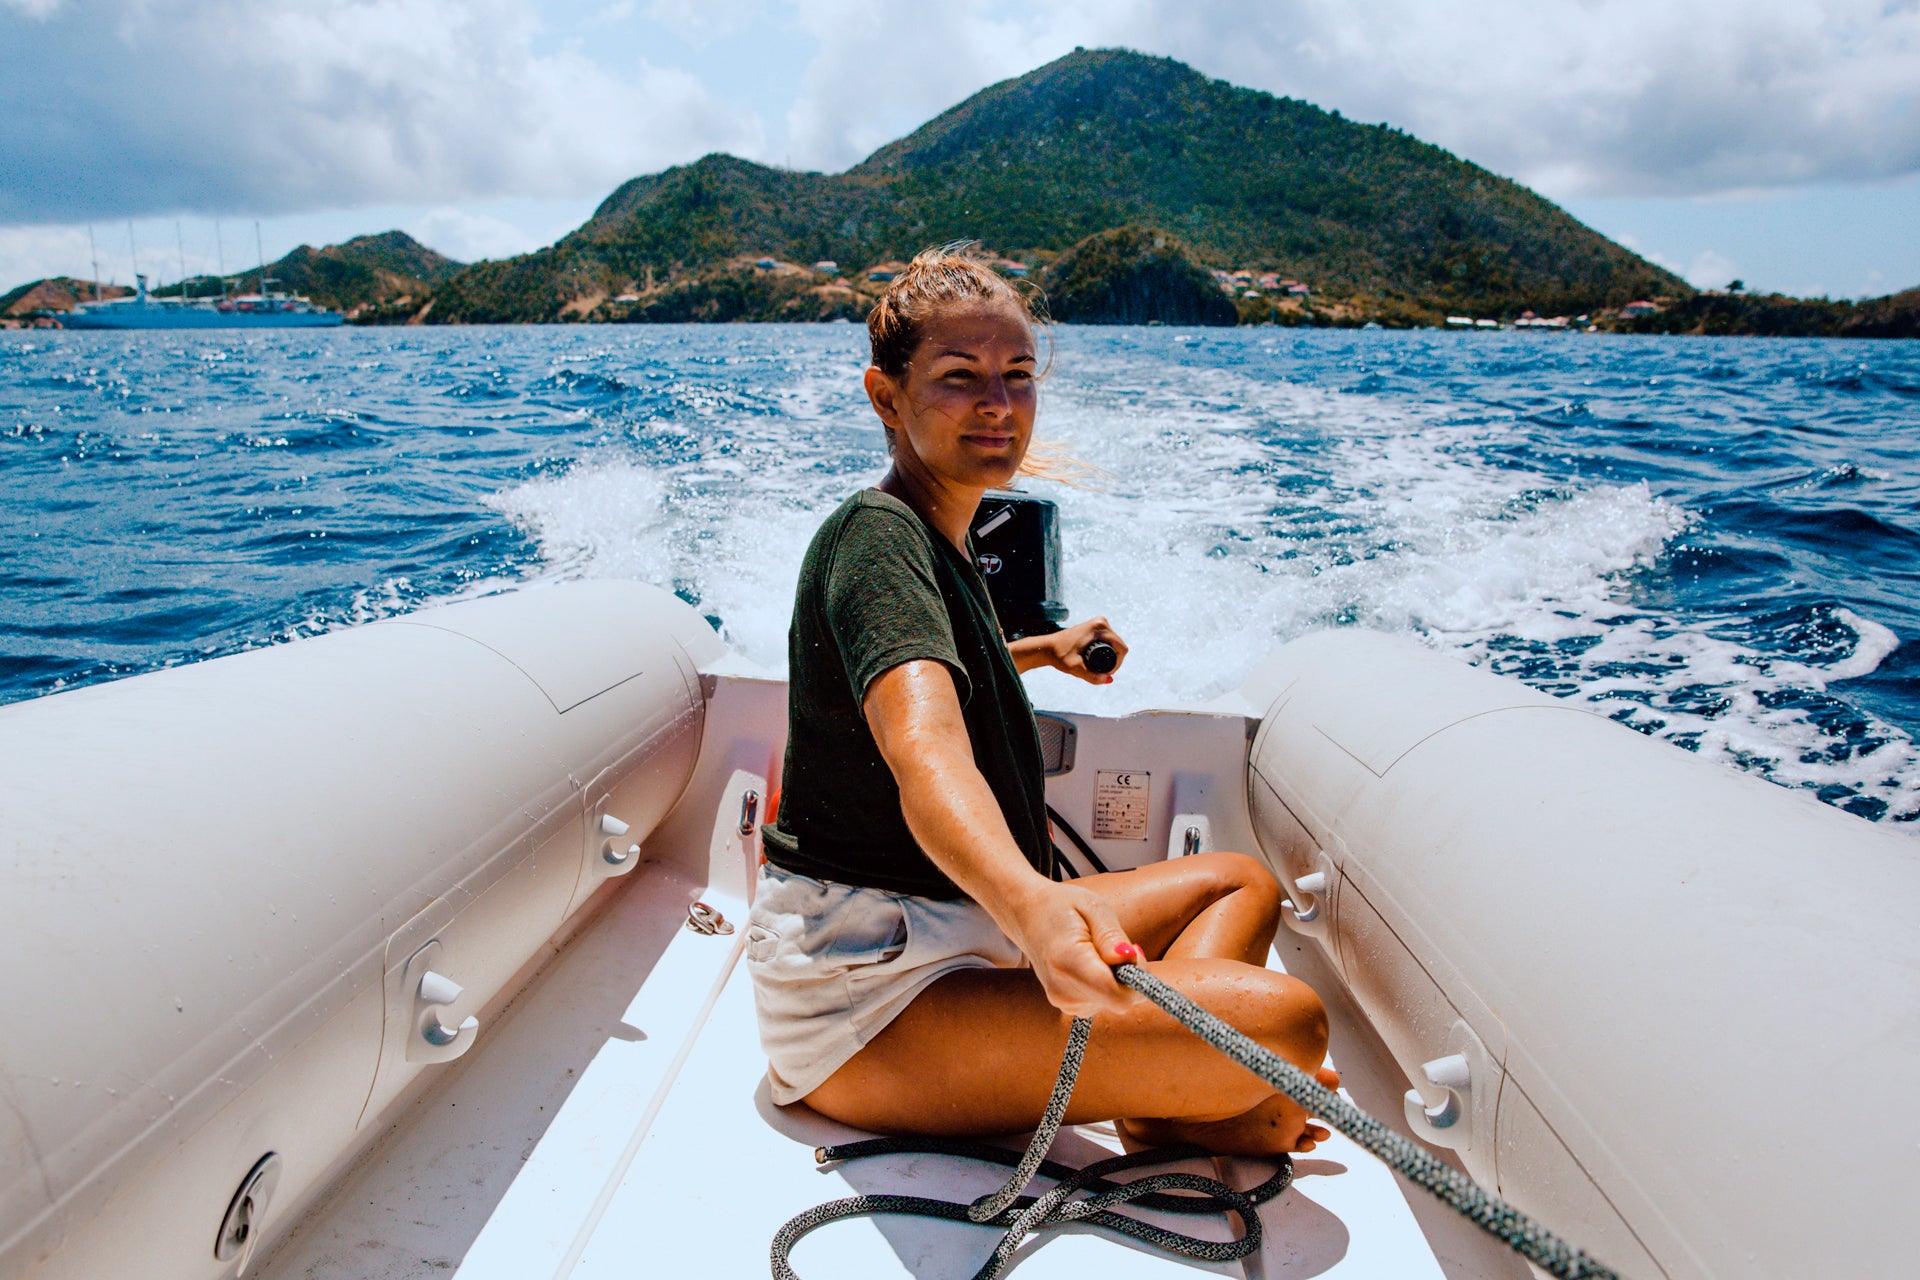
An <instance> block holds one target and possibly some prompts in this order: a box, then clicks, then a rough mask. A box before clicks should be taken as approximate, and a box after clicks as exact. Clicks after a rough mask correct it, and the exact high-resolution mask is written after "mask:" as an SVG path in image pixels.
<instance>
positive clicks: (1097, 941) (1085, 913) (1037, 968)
mask: <svg viewBox="0 0 1920 1280" xmlns="http://www.w3.org/2000/svg"><path fill="white" fill-rule="evenodd" d="M1008 906H1009V908H1010V909H1009V912H1008V914H1009V915H1010V916H1011V917H1012V918H1011V920H1010V921H1008V922H1007V923H1010V924H1011V925H1012V928H1010V929H1008V930H1007V933H1008V936H1009V937H1011V938H1012V940H1013V942H1014V945H1016V946H1018V947H1019V948H1020V950H1021V951H1022V952H1023V953H1024V954H1025V955H1026V957H1027V959H1028V960H1029V961H1031V962H1032V964H1033V972H1034V976H1035V977H1037V978H1039V979H1040V985H1041V987H1042V988H1043V989H1044V990H1045V991H1046V993H1047V1002H1048V1003H1049V1004H1051V1005H1053V1007H1054V1008H1056V1009H1058V1010H1060V1012H1062V1013H1064V1014H1068V1015H1069V1016H1071V1017H1075V1018H1091V1017H1093V1016H1094V1015H1096V1014H1104V1013H1124V1012H1126V1011H1128V1010H1129V1009H1131V1008H1133V1007H1134V1006H1135V1005H1137V1004H1139V1003H1140V1000H1141V997H1140V995H1139V994H1137V993H1136V992H1134V991H1131V990H1129V989H1128V988H1126V987H1123V986H1121V985H1120V983H1119V981H1118V980H1117V979H1115V978H1114V976H1113V966H1114V965H1117V964H1119V963H1120V962H1121V961H1123V960H1131V961H1140V960H1144V959H1145V957H1144V956H1143V955H1142V954H1141V952H1140V949H1139V948H1138V947H1136V946H1134V944H1133V943H1131V942H1129V941H1128V940H1127V932H1126V930H1125V929H1123V928H1121V927H1120V920H1119V918H1118V917H1117V916H1115V915H1114V913H1113V909H1112V908H1111V907H1109V906H1108V905H1107V903H1106V900H1105V899H1103V898H1102V897H1101V896H1100V895H1099V894H1097V893H1095V892H1093V891H1092V890H1091V889H1087V888H1083V887H1082V886H1080V885H1075V884H1055V883H1054V882H1052V881H1050V880H1039V879H1038V878H1036V879H1035V881H1034V882H1033V884H1032V887H1031V888H1030V889H1029V890H1028V891H1027V892H1025V893H1023V894H1021V895H1020V896H1019V897H1018V898H1017V899H1016V900H1015V901H1013V902H1011V903H1009V904H1008Z"/></svg>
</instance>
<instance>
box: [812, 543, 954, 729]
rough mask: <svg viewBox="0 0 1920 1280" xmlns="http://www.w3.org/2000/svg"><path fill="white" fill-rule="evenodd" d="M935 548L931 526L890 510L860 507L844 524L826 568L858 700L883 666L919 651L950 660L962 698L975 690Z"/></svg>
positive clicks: (832, 618)
mask: <svg viewBox="0 0 1920 1280" xmlns="http://www.w3.org/2000/svg"><path fill="white" fill-rule="evenodd" d="M934 554H935V549H934V547H933V546H932V545H931V544H930V543H929V542H928V541H927V535H926V533H925V531H924V530H922V529H920V528H918V527H916V526H915V525H914V524H911V523H909V522H908V521H907V520H906V519H904V518H902V517H901V516H899V515H896V514H894V513H892V512H889V511H885V510H875V509H871V508H870V509H866V510H862V511H859V512H856V513H855V514H854V516H853V518H851V519H849V520H848V521H847V525H846V527H845V528H844V529H843V530H842V531H841V535H840V540H839V544H838V545H837V546H836V547H835V548H834V553H833V562H832V564H831V565H830V566H829V567H828V570H827V581H826V612H827V628H828V630H829V631H830V632H832V634H833V638H834V642H835V643H836V644H838V645H839V647H840V660H841V662H842V663H843V664H845V667H846V672H847V681H848V683H849V684H850V685H851V686H852V687H853V698H854V702H855V703H856V704H864V703H865V702H866V697H867V687H868V686H869V685H871V684H872V683H873V682H874V681H875V680H876V679H878V678H879V677H880V675H881V674H882V673H883V672H886V671H888V670H890V669H891V668H893V667H897V666H899V665H900V664H901V663H903V662H911V661H913V660H915V659H916V658H929V659H932V660H934V661H936V662H944V663H945V664H946V665H947V668H948V669H949V670H950V671H952V672H953V683H954V688H955V689H956V690H957V691H958V692H959V694H960V701H962V702H965V701H966V700H967V698H968V696H969V694H970V693H971V684H970V682H969V680H968V678H967V669H966V667H965V666H964V665H963V664H962V663H961V661H960V651H959V648H958V646H957V645H956V644H955V643H954V639H953V620H952V619H951V618H950V617H949V616H948V614H947V605H946V601H945V600H944V599H943V598H942V597H941V595H940V586H939V584H938V582H937V581H936V580H935V578H934V564H933V557H934Z"/></svg>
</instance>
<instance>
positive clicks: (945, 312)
mask: <svg viewBox="0 0 1920 1280" xmlns="http://www.w3.org/2000/svg"><path fill="white" fill-rule="evenodd" d="M1037 374H1038V368H1037V364H1036V360H1035V357H1034V342H1033V327H1032V326H1031V325H1030V324H1028V323H1027V317H1026V314H1025V313H1024V312H1023V311H1022V310H1021V308H1020V306H1019V304H1018V303H1016V302H1015V301H1013V300H1012V299H1009V298H981V299H969V300H967V301H965V302H956V303H950V304H948V305H947V306H945V307H943V308H941V309H940V310H939V311H937V312H936V313H934V315H932V316H931V317H929V318H928V321H927V324H926V327H925V329H924V331H923V332H922V334H921V337H920V345H919V347H918V348H917V349H916V350H915V351H914V353H913V358H912V359H911V360H910V361H908V363H907V370H906V373H905V375H904V376H903V377H900V378H892V377H889V376H887V375H886V374H883V373H881V372H880V371H879V370H877V369H869V370H868V371H867V394H868V395H869V397H871V398H872V400H873V407H874V410H875V411H876V412H877V413H879V415H880V420H881V421H882V422H885V423H886V424H887V425H888V426H890V427H892V428H893V429H894V443H893V448H894V465H895V466H896V467H899V468H901V469H903V470H911V471H915V472H920V473H923V474H924V475H925V477H926V478H927V479H933V480H938V481H943V482H945V483H946V484H950V485H955V486H959V487H964V488H969V489H991V488H995V487H997V486H1000V485H1005V484H1008V483H1011V482H1012V480H1013V478H1014V476H1015V474H1016V473H1018V471H1019V469H1020V460H1021V459H1022V458H1024V457H1026V454H1027V445H1028V443H1029V442H1030V441H1031V440H1032V438H1033V413H1034V406H1035V401H1036V387H1035V378H1036V376H1037Z"/></svg>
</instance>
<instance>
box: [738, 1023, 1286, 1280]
mask: <svg viewBox="0 0 1920 1280" xmlns="http://www.w3.org/2000/svg"><path fill="white" fill-rule="evenodd" d="M1092 1028H1093V1023H1092V1022H1091V1021H1090V1020H1089V1019H1086V1018H1075V1019H1074V1020H1073V1028H1072V1030H1071V1031H1070V1032H1069V1033H1068V1035H1067V1049H1066V1052H1065V1053H1064V1054H1063V1055H1062V1056H1061V1059H1060V1074H1059V1075H1058V1076H1057V1077H1056V1078H1055V1080H1054V1084H1053V1096H1052V1097H1051V1098H1049V1099H1048V1100H1047V1110H1046V1114H1045V1115H1044V1116H1043V1117H1042V1118H1041V1121H1040V1126H1039V1128H1037V1129H1036V1130H1034V1134H1033V1140H1032V1141H1031V1142H1029V1143H1028V1144H1027V1149H1026V1150H1025V1151H1024V1152H1022V1153H1021V1154H1020V1155H1019V1156H1018V1157H1016V1156H1015V1155H1014V1154H1013V1153H1012V1152H1010V1151H1006V1150H1004V1149H1002V1148H1000V1147H990V1146H987V1145H986V1144H984V1143H974V1142H955V1141H951V1140H946V1139H940V1138H923V1139H904V1138H871V1139H868V1140H867V1141H864V1142H850V1143H847V1144H845V1145H842V1146H836V1147H821V1148H819V1149H818V1150H816V1151H815V1152H814V1153H813V1158H814V1159H815V1160H816V1161H817V1162H819V1163H820V1164H829V1163H833V1162H837V1161H844V1160H859V1159H863V1158H865V1157H867V1156H878V1155H893V1154H897V1153H907V1152H910V1153H914V1154H927V1153H930V1154H935V1155H949V1156H960V1157H962V1158H965V1159H969V1160H981V1161H985V1162H988V1163H992V1164H1000V1165H1012V1166H1013V1174H1012V1176H1011V1177H1009V1178H1008V1179H1007V1181H1006V1183H1005V1184H1004V1185H1003V1186H1002V1187H1001V1188H1000V1190H998V1191H996V1192H994V1193H992V1194H991V1195H986V1196H982V1197H980V1199H978V1200H976V1201H974V1202H973V1203H972V1204H970V1205H966V1204H958V1203H955V1202H953V1201H950V1200H934V1199H930V1198H928V1197H925V1196H900V1195H867V1196H849V1197H848V1198H846V1199H844V1200H832V1201H829V1202H828V1203H826V1204H823V1205H820V1206H819V1207H817V1208H813V1209H809V1210H807V1211H806V1212H805V1213H802V1214H800V1215H798V1216H796V1217H794V1218H793V1219H791V1220H790V1221H789V1222H787V1223H786V1225H784V1226H782V1227H781V1228H780V1230H779V1231H778V1232H776V1233H775V1235H774V1237H773V1249H772V1263H773V1276H774V1280H800V1277H799V1275H798V1274H797V1273H796V1272H795V1271H794V1269H793V1264H792V1262H791V1261H790V1255H791V1254H792V1252H793V1246H794V1245H795V1244H797V1243H799V1241H800V1239H801V1237H803V1236H805V1235H806V1234H807V1233H808V1232H811V1231H813V1230H815V1229H816V1228H818V1227H823V1226H825V1225H826V1224H827V1223H829V1222H838V1221H840V1220H841V1219H843V1218H860V1217H866V1216H868V1215H870V1214H880V1213H892V1214H907V1215H912V1216H915V1217H923V1218H944V1219H946V1220H947V1221H950V1222H971V1223H976V1224H978V1225H981V1226H991V1227H1002V1228H1005V1231H1004V1234H1002V1235H1001V1237H1000V1241H999V1243H998V1244H996V1245H995V1246H994V1249H993V1252H992V1253H991V1254H990V1255H989V1256H988V1258H987V1260H986V1262H985V1263H984V1264H983V1265H982V1266H981V1268H980V1270H979V1271H978V1272H976V1273H975V1275H974V1277H973V1280H996V1278H997V1277H998V1276H999V1275H1000V1273H1001V1272H1002V1271H1004V1270H1006V1268H1007V1266H1008V1264H1009V1263H1011V1262H1012V1261H1013V1255H1014V1252H1015V1250H1017V1249H1018V1248H1019V1247H1020V1243H1021V1241H1023V1240H1025V1239H1026V1237H1027V1236H1028V1235H1030V1234H1032V1233H1033V1232H1034V1231H1037V1230H1039V1229H1041V1228H1042V1227H1054V1226H1061V1225H1064V1224H1066V1223H1070V1222H1083V1223H1086V1224H1087V1225H1089V1226H1095V1227H1102V1228H1104V1229H1106V1230H1108V1231H1114V1232H1118V1233H1119V1234H1121V1235H1125V1236H1130V1237H1132V1238H1133V1239H1135V1240H1138V1241H1140V1242H1142V1243H1143V1244H1148V1245H1152V1246H1153V1247H1155V1248H1157V1249H1161V1250H1164V1251H1165V1252H1168V1253H1173V1254H1178V1255H1180V1256H1182V1257H1188V1258H1198V1259H1201V1260H1203V1261H1207V1262H1231V1261H1233V1260H1234V1259H1236V1258H1244V1257H1246V1256H1247V1255H1248V1254H1250V1253H1253V1252H1255V1251H1256V1250H1258V1249H1259V1248H1260V1214H1259V1206H1260V1205H1262V1204H1264V1203H1266V1202H1267V1201H1268V1200H1271V1199H1273V1198H1274V1197H1275V1196H1277V1195H1279V1194H1280V1193H1281V1192H1282V1191H1285V1190H1286V1189H1287V1187H1288V1185H1289V1184H1290V1183H1291V1182H1292V1181H1293V1162H1292V1161H1291V1160H1289V1159H1287V1158H1286V1157H1285V1156H1282V1157H1281V1158H1280V1167H1279V1168H1278V1169H1277V1170H1276V1171H1275V1172H1274V1175H1273V1176H1272V1177H1270V1178H1268V1179H1267V1180H1266V1181H1265V1182H1263V1183H1261V1184H1260V1185H1259V1186H1257V1187H1255V1188H1253V1189H1252V1190H1251V1191H1237V1190H1235V1189H1234V1188H1232V1187H1230V1186H1228V1185H1227V1184H1226V1183H1224V1182H1221V1181H1219V1180H1218V1179H1215V1178H1205V1177H1201V1176H1200V1175H1198V1174H1192V1173H1156V1174H1149V1175H1148V1176H1146V1177H1144V1178H1136V1179H1134V1180H1133V1181H1131V1182H1114V1181H1112V1180H1111V1179H1110V1178H1109V1175H1110V1174H1115V1173H1121V1172H1124V1171H1126V1170H1129V1169H1137V1168H1140V1167H1142V1166H1144V1165H1149V1164H1161V1163H1164V1162H1165V1161H1168V1160H1184V1159H1189V1158H1202V1159H1204V1158H1205V1157H1206V1156H1207V1154H1208V1153H1207V1152H1206V1151H1203V1150H1202V1149H1201V1148H1199V1147H1190V1146H1188V1147H1166V1148H1162V1149H1159V1150H1155V1151H1136V1152H1133V1153H1130V1154H1127V1155H1119V1156H1114V1157H1112V1158H1110V1159H1106V1160H1099V1161H1095V1162H1094V1163H1093V1164H1090V1165H1088V1166H1086V1167H1085V1168H1084V1169H1075V1168H1072V1167H1070V1166H1068V1165H1064V1164H1060V1163H1058V1162H1056V1161H1053V1160H1048V1159H1046V1158H1045V1157H1046V1153H1047V1150H1048V1149H1049V1148H1050V1147H1052V1146H1053V1139H1054V1135H1055V1134H1056V1133H1058V1132H1059V1129H1060V1122H1061V1119H1062V1118H1063V1117H1064V1116H1065V1115H1066V1113H1067V1102H1068V1100H1069V1099H1071V1098H1072V1097H1073V1086H1074V1083H1075V1082H1076V1081H1077V1080H1078V1079H1079V1077H1080V1062H1081V1059H1082V1058H1083V1057H1084V1056H1085V1054H1086V1049H1087V1037H1088V1035H1089V1034H1090V1033H1091V1031H1092ZM1036 1172H1038V1173H1044V1174H1046V1175H1047V1176H1048V1177H1050V1178H1053V1179H1055V1180H1056V1183H1055V1185H1054V1187H1053V1188H1052V1189H1051V1190H1048V1191H1046V1192H1043V1193H1042V1194H1040V1195H1038V1196H1023V1195H1021V1194H1020V1192H1021V1191H1022V1190H1023V1189H1024V1188H1025V1187H1026V1185H1027V1184H1028V1183H1029V1182H1031V1181H1032V1180H1033V1175H1034V1174H1035V1173H1036ZM1083 1191H1084V1192H1087V1193H1089V1194H1090V1196H1091V1198H1090V1199H1086V1200H1075V1199H1073V1197H1074V1196H1075V1195H1078V1194H1079V1193H1081V1192H1083ZM1169 1191H1193V1192H1199V1193H1200V1194H1198V1195H1168V1194H1166V1193H1167V1192H1169ZM1127 1203H1137V1204H1139V1205H1140V1206H1141V1207H1142V1208H1145V1209H1155V1210H1158V1211H1160V1212H1163V1213H1222V1214H1224V1213H1232V1214H1233V1215H1234V1216H1235V1217H1237V1218H1238V1219H1239V1220H1240V1224H1241V1228H1242V1230H1241V1234H1240V1235H1238V1236H1236V1237H1234V1238H1232V1239H1230V1240H1203V1239H1201V1238H1200V1237H1198V1236H1188V1235H1182V1234H1180V1233H1179V1232H1177V1231H1169V1230H1167V1229H1166V1228H1164V1227H1159V1226H1155V1225H1154V1224H1153V1223H1150V1222H1143V1221H1141V1220H1140V1219H1139V1218H1132V1217H1128V1216H1127V1215H1126V1214H1124V1213H1115V1212H1113V1211H1112V1210H1113V1208H1114V1206H1116V1205H1120V1204H1127Z"/></svg>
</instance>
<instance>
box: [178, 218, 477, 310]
mask: <svg viewBox="0 0 1920 1280" xmlns="http://www.w3.org/2000/svg"><path fill="white" fill-rule="evenodd" d="M464 269H465V264H464V263H459V262H455V261H454V260H453V259H452V258H449V257H446V256H444V255H442V254H439V253H435V252H434V251H433V250H432V249H429V248H427V247H426V246H425V245H423V244H421V243H420V242H419V241H418V240H415V239H414V238H413V237H412V236H410V235H408V234H407V233H406V232H404V231H383V232H381V233H380V234H379V235H370V236H355V237H354V238H353V239H351V240H349V241H347V242H346V243H345V244H330V245H327V246H326V247H325V248H321V249H315V248H313V247H312V246H311V245H304V244H303V245H301V246H300V247H299V248H297V249H295V250H294V251H293V252H292V253H289V254H287V256H286V257H284V258H281V259H279V260H278V261H275V262H271V263H269V264H267V269H266V276H267V278H268V279H269V280H272V281H274V282H275V285H274V287H275V288H278V289H284V290H286V291H287V292H289V293H299V294H305V295H306V296H307V297H309V298H312V299H313V300H314V301H315V302H317V303H319V304H320V305H322V306H325V307H331V308H333V309H334V310H336V311H343V312H345V313H346V314H347V316H348V318H349V319H353V320H358V321H361V322H362V323H374V322H380V321H396V320H406V319H409V318H411V317H413V316H415V315H417V314H418V313H419V312H420V311H421V309H422V308H423V307H425V306H426V305H427V304H428V302H430V301H431V300H432V298H433V296H434V291H435V290H436V289H437V288H438V287H439V286H441V285H443V284H445V283H446V282H447V281H449V280H451V279H453V278H454V277H455V276H457V275H458V274H459V273H460V272H461V271H462V270H464ZM260 274H261V273H260V270H259V268H257V267H256V268H255V269H254V270H252V271H241V272H237V273H235V274H234V275H230V276H228V277H226V279H225V280H224V281H222V280H221V279H220V278H218V277H215V276H200V277H195V278H194V279H191V280H188V281H187V282H186V288H185V291H186V292H188V293H190V294H192V295H194V296H195V297H205V296H207V295H208V294H215V293H220V292H221V291H222V289H223V286H224V289H225V291H226V292H229V293H239V292H246V291H248V290H252V289H257V288H259V287H260ZM180 292H182V287H181V286H180V285H179V284H177V283H176V284H170V285H167V286H165V287H164V288H157V289H155V290H154V293H155V294H156V295H159V296H162V297H170V296H174V295H177V294H179V293H180Z"/></svg>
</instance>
